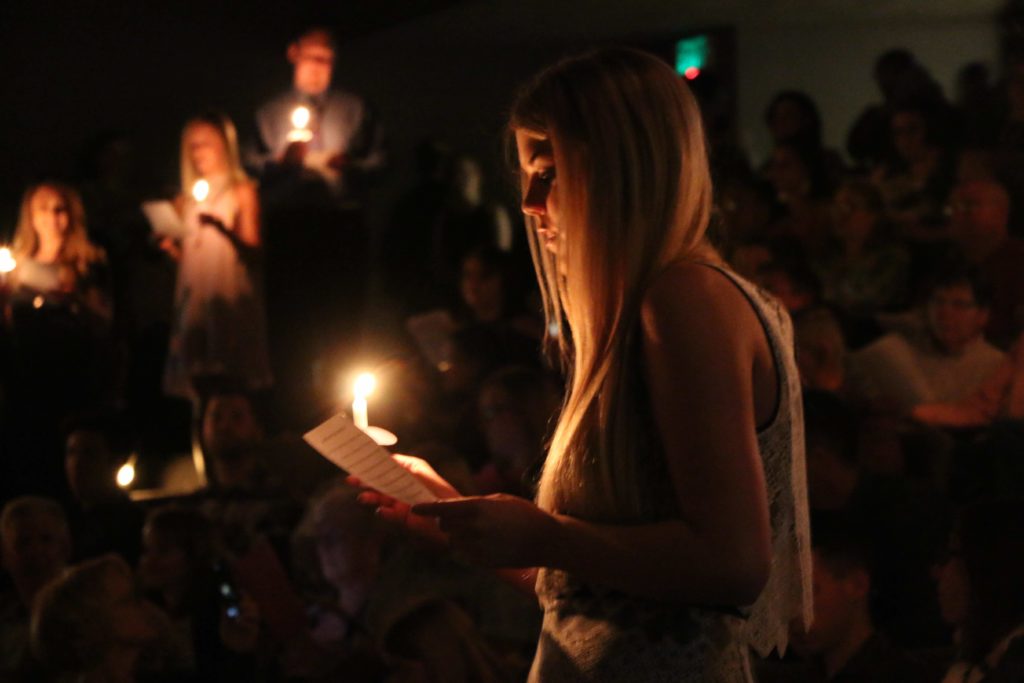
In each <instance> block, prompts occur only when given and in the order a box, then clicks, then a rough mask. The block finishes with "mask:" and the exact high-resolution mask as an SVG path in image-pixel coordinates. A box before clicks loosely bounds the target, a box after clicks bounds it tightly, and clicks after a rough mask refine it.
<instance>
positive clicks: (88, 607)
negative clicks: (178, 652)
mask: <svg viewBox="0 0 1024 683" xmlns="http://www.w3.org/2000/svg"><path fill="white" fill-rule="evenodd" d="M166 634H167V625H166V620H165V619H164V618H162V615H161V614H160V613H159V611H158V610H157V609H156V608H155V607H154V606H153V605H152V604H150V603H148V602H145V601H144V600H142V599H140V598H139V596H138V594H137V593H136V591H135V581H134V577H133V576H132V570H131V567H129V566H128V564H127V563H125V561H124V560H123V559H121V558H120V557H117V556H116V555H106V556H104V557H99V558H96V559H92V560H88V561H86V562H83V563H82V564H80V565H77V566H75V567H73V568H71V569H69V570H68V571H66V572H65V573H64V574H63V575H61V576H60V578H58V579H56V580H55V581H53V582H51V583H50V584H48V585H47V586H46V588H45V589H44V590H43V591H42V592H41V593H40V595H39V602H38V604H37V605H36V608H35V610H34V611H33V615H32V650H33V652H34V653H35V656H36V657H37V658H38V660H39V661H40V662H41V663H42V665H43V666H45V667H46V668H47V669H49V670H51V671H53V672H54V673H55V674H57V675H58V676H61V678H58V679H57V680H74V681H83V682H87V683H93V682H95V683H100V682H101V681H102V682H103V683H135V681H146V680H151V679H152V680H166V679H165V678H163V676H166V675H168V673H169V670H172V669H173V664H172V663H171V662H173V657H174V654H175V653H174V650H173V646H172V645H171V644H170V643H169V642H167V640H166ZM147 674H150V676H147ZM63 677H67V678H66V679H65V678H63ZM178 680H180V679H178Z"/></svg>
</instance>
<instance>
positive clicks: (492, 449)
mask: <svg viewBox="0 0 1024 683" xmlns="http://www.w3.org/2000/svg"><path fill="white" fill-rule="evenodd" d="M560 403H561V391H560V388H559V387H558V386H557V385H556V384H555V383H554V382H553V381H552V380H551V378H549V377H547V376H546V375H544V374H543V373H542V372H541V371H540V370H537V369H534V368H527V367H516V366H512V367H506V368H502V369H500V370H498V371H496V372H494V373H492V374H491V375H488V376H487V377H486V378H485V379H484V381H483V382H482V383H481V386H480V394H479V399H478V405H479V411H480V412H479V415H480V429H481V431H482V432H483V434H484V439H485V441H486V443H487V452H488V455H489V458H488V461H487V464H486V465H485V466H484V467H483V468H482V469H481V470H480V472H479V473H478V474H477V482H478V486H477V488H478V489H479V490H480V492H481V493H485V494H486V493H511V494H513V495H517V496H522V497H525V498H533V495H534V493H535V490H534V489H535V485H536V482H537V478H538V477H539V476H540V467H541V465H542V464H543V462H544V456H545V455H546V446H547V439H548V437H549V436H550V434H549V432H550V429H551V426H552V425H553V424H554V418H555V417H556V415H557V414H558V409H559V407H560ZM449 481H450V480H449ZM453 485H454V484H453ZM459 490H460V491H461V490H462V489H459Z"/></svg>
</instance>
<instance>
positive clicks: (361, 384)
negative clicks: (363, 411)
mask: <svg viewBox="0 0 1024 683" xmlns="http://www.w3.org/2000/svg"><path fill="white" fill-rule="evenodd" d="M376 388H377V378H376V377H374V376H373V375H371V374H370V373H368V372H364V373H363V374H361V375H359V376H358V377H356V381H355V385H354V388H353V391H354V393H355V396H356V399H357V400H358V399H363V400H365V399H366V397H367V396H369V395H370V394H372V393H373V390H374V389H376Z"/></svg>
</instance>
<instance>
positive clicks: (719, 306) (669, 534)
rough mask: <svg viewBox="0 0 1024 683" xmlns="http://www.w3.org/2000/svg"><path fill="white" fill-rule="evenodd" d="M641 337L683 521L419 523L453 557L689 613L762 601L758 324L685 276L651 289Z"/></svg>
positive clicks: (472, 503) (513, 506)
mask: <svg viewBox="0 0 1024 683" xmlns="http://www.w3.org/2000/svg"><path fill="white" fill-rule="evenodd" d="M643 335H644V357H645V359H646V361H647V367H646V372H647V379H648V384H649V387H650V392H651V404H652V406H653V408H654V417H655V422H656V424H657V426H658V431H659V434H660V436H661V441H662V443H663V445H664V449H665V454H666V457H667V459H668V466H669V472H670V474H671V478H672V484H673V488H674V489H675V493H676V498H677V504H678V508H679V511H680V518H679V519H673V520H666V521H661V522H656V523H647V524H636V525H616V524H595V523H591V522H586V521H583V520H580V519H577V518H574V517H570V516H566V515H551V514H549V513H547V512H544V511H542V510H540V509H538V508H537V507H536V506H534V505H533V504H532V503H530V502H528V501H525V500H522V499H518V498H514V497H512V496H502V495H497V496H488V497H486V498H461V499H455V500H447V501H440V502H437V503H431V504H427V505H419V506H415V507H414V508H413V510H414V511H415V512H416V513H420V514H427V515H433V516H437V517H438V518H439V521H440V527H441V530H442V531H444V532H445V533H447V534H448V535H449V538H450V539H451V544H452V546H453V547H454V548H455V549H456V550H460V551H462V552H464V553H465V554H467V555H470V556H471V557H474V558H476V559H478V560H480V561H482V562H485V563H489V564H495V565H498V566H544V567H552V568H556V569H563V570H566V571H568V572H570V573H572V574H573V575H575V576H576V577H578V578H579V579H581V580H583V581H585V582H589V583H595V584H601V585H605V586H608V587H611V588H615V589H618V590H621V591H623V592H626V593H630V594H633V595H638V596H644V597H649V598H658V599H665V600H672V601H677V602H683V603H697V604H730V605H738V604H747V603H750V602H753V601H754V600H755V599H756V598H757V596H758V594H759V593H760V591H761V589H762V587H763V586H764V583H765V581H766V580H767V577H768V571H769V566H770V563H771V531H770V523H769V516H768V501H767V492H766V488H765V482H764V474H763V472H762V468H761V461H760V454H759V451H758V447H757V436H756V431H755V421H756V411H755V398H754V392H755V388H754V380H753V375H754V371H755V368H754V357H755V354H756V353H758V352H759V351H760V352H764V351H765V348H764V345H765V344H766V343H767V342H766V341H765V340H764V336H763V333H762V332H761V330H760V323H759V321H758V320H757V317H756V314H755V313H754V311H753V310H752V309H751V306H750V304H749V303H748V302H747V301H746V299H745V298H744V296H743V294H742V293H740V292H739V290H737V289H736V288H735V286H733V285H732V283H730V282H729V281H728V280H726V279H725V278H724V277H723V276H721V275H720V274H718V273H717V272H715V271H713V270H711V269H708V268H705V267H703V266H685V267H681V268H677V269H674V270H673V271H672V272H671V273H668V274H666V275H665V276H663V277H662V278H661V279H660V280H659V281H658V282H657V283H656V284H655V286H654V288H653V289H652V290H651V292H650V294H649V296H648V297H647V300H646V301H645V303H644V308H643ZM762 393H764V392H762ZM769 393H770V392H769ZM769 412H770V408H769Z"/></svg>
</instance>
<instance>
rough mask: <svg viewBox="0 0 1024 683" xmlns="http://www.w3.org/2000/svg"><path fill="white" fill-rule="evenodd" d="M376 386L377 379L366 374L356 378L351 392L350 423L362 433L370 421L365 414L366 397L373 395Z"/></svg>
mask: <svg viewBox="0 0 1024 683" xmlns="http://www.w3.org/2000/svg"><path fill="white" fill-rule="evenodd" d="M376 386H377V379H376V378H375V377H374V376H373V375H371V374H370V373H368V372H364V373H363V374H361V375H359V377H356V383H355V387H354V391H353V393H354V394H355V400H354V401H352V422H354V423H355V425H356V427H359V428H360V429H362V430H363V431H366V429H367V428H369V426H370V420H369V417H368V416H367V414H366V397H367V396H369V395H370V394H372V393H373V390H374V388H375V387H376Z"/></svg>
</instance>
